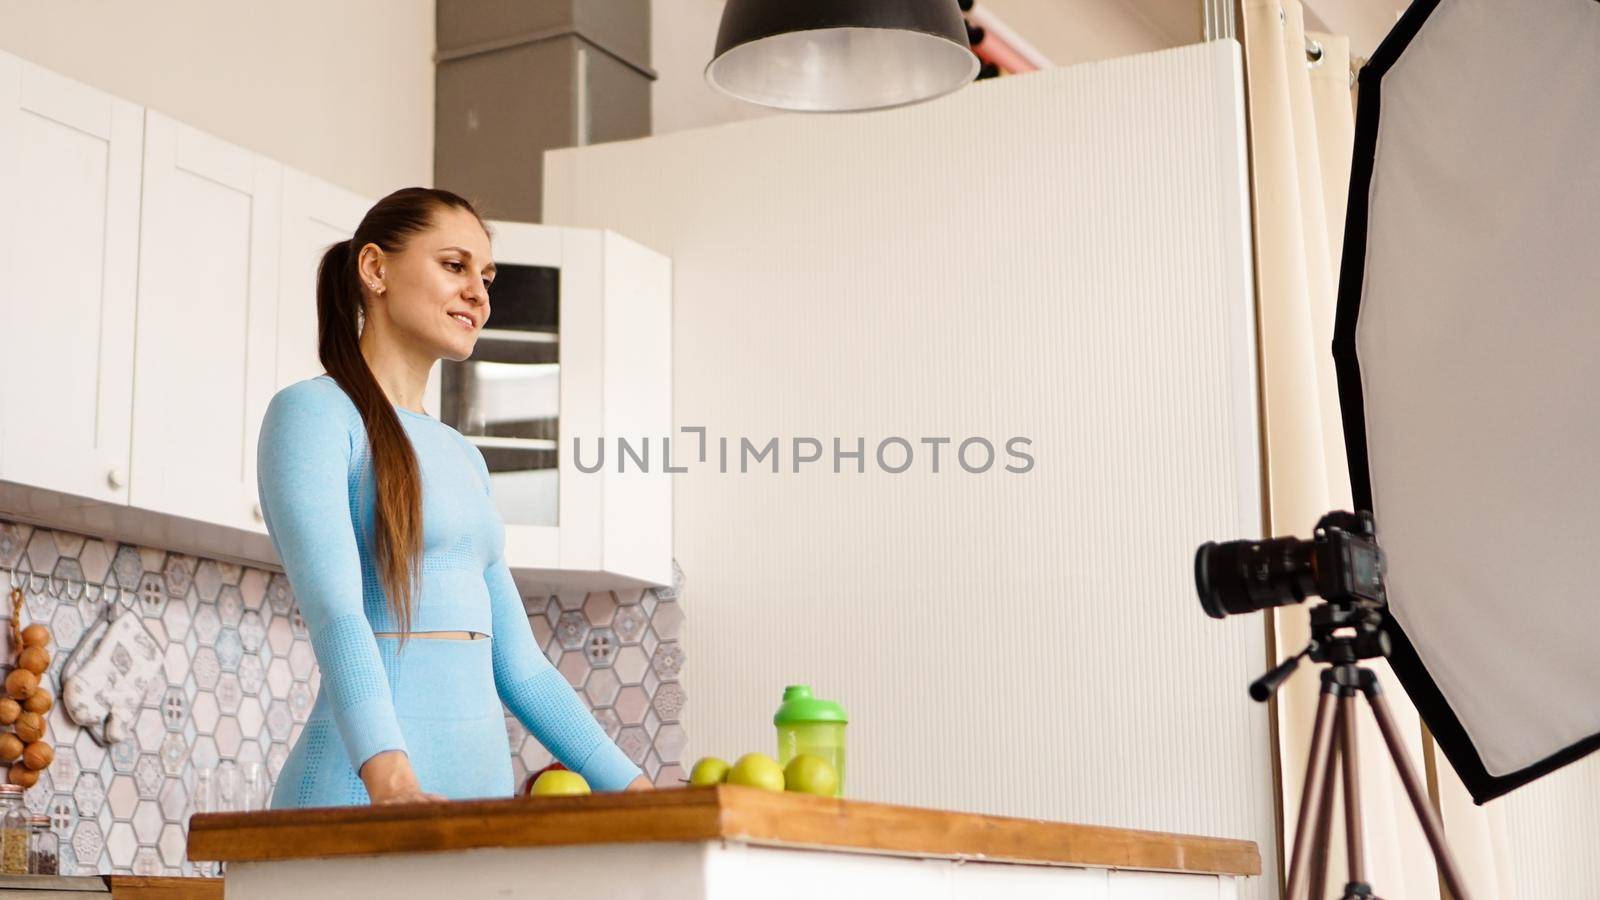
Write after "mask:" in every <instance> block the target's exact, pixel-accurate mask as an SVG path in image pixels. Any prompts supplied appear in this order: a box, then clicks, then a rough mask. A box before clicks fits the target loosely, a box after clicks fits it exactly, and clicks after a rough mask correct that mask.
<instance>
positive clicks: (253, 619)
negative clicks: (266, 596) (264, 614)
mask: <svg viewBox="0 0 1600 900" xmlns="http://www.w3.org/2000/svg"><path fill="white" fill-rule="evenodd" d="M266 639H267V626H266V623H264V622H262V621H261V613H259V612H256V611H255V610H253V609H252V610H249V611H247V612H245V613H243V614H242V615H241V616H240V619H239V643H240V645H241V646H242V647H243V648H244V652H245V653H247V654H253V653H255V652H257V651H258V650H260V649H261V644H262V643H263V642H264V641H266Z"/></svg>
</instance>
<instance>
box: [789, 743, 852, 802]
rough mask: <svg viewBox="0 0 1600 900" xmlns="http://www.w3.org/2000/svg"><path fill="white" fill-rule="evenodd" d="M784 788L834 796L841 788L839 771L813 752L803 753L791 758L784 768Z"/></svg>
mask: <svg viewBox="0 0 1600 900" xmlns="http://www.w3.org/2000/svg"><path fill="white" fill-rule="evenodd" d="M783 787H784V790H788V791H798V792H800V793H802V794H816V795H817V796H819V797H832V796H833V794H834V792H835V791H837V790H838V789H839V773H838V772H836V771H834V768H833V764H832V763H830V762H828V761H827V760H825V759H823V758H822V757H820V756H816V755H814V754H811V753H802V754H800V755H799V756H796V757H795V758H794V759H791V760H789V765H788V766H786V767H785V768H784V770H783Z"/></svg>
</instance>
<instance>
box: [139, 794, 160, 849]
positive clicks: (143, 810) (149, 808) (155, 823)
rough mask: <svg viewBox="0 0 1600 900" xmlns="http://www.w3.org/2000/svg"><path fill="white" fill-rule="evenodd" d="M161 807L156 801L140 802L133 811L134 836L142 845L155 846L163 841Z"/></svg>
mask: <svg viewBox="0 0 1600 900" xmlns="http://www.w3.org/2000/svg"><path fill="white" fill-rule="evenodd" d="M163 824H165V822H164V820H163V819H162V818H161V806H160V805H159V804H157V803H156V801H154V800H140V801H139V806H138V808H137V809H135V810H134V811H133V834H134V836H135V837H137V838H138V839H139V843H141V844H152V845H153V844H154V843H155V842H156V841H158V840H160V839H161V826H162V825H163Z"/></svg>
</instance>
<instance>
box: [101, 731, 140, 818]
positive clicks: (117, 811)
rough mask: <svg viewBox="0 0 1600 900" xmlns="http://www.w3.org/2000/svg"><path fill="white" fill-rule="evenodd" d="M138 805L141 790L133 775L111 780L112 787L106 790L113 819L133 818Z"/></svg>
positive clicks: (107, 801)
mask: <svg viewBox="0 0 1600 900" xmlns="http://www.w3.org/2000/svg"><path fill="white" fill-rule="evenodd" d="M124 743H126V742H124ZM138 803H139V788H138V786H137V785H135V784H134V782H133V776H132V775H117V776H115V777H113V778H112V779H111V787H110V788H109V789H107V790H106V805H107V806H109V807H111V817H112V818H113V819H128V818H131V817H132V816H133V808H134V807H135V806H136V805H138Z"/></svg>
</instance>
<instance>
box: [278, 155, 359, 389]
mask: <svg viewBox="0 0 1600 900" xmlns="http://www.w3.org/2000/svg"><path fill="white" fill-rule="evenodd" d="M371 205H372V204H371V202H370V201H368V200H367V199H366V198H365V197H361V196H359V195H357V194H354V193H351V192H350V191H346V190H344V189H343V188H339V187H335V186H334V185H331V184H328V183H327V182H325V181H321V180H318V179H316V178H312V177H311V176H310V175H307V174H305V173H304V172H297V171H295V170H294V169H284V172H283V238H282V250H281V260H282V262H281V264H280V266H279V271H278V316H277V321H278V327H277V366H276V372H275V374H274V379H273V390H274V391H276V390H279V389H281V388H284V387H288V386H289V385H291V384H294V383H295V382H297V381H301V380H304V379H306V378H312V377H314V376H317V375H320V374H322V371H323V370H322V363H321V362H320V361H319V360H318V358H317V267H318V265H320V264H321V262H322V254H323V253H325V252H326V251H327V249H328V247H329V246H330V245H332V244H334V243H337V242H339V241H342V240H345V239H347V238H349V237H350V235H351V234H352V233H353V232H354V231H355V230H356V226H357V225H359V224H361V217H362V216H363V215H364V214H365V213H366V211H367V207H369V206H371Z"/></svg>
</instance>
